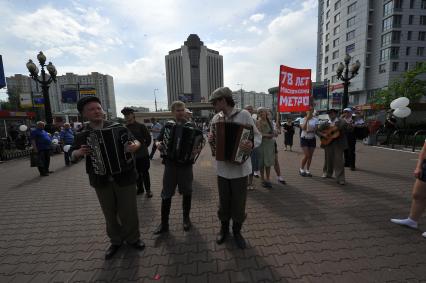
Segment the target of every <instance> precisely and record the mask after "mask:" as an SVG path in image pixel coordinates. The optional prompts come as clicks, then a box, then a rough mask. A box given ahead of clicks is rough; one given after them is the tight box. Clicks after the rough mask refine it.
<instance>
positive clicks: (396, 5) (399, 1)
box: [393, 0, 402, 9]
mask: <svg viewBox="0 0 426 283" xmlns="http://www.w3.org/2000/svg"><path fill="white" fill-rule="evenodd" d="M393 2H394V3H393V7H394V8H395V9H401V8H402V0H393Z"/></svg>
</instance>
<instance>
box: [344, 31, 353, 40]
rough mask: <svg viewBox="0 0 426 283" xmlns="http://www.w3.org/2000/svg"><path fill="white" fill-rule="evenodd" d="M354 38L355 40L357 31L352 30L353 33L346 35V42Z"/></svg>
mask: <svg viewBox="0 0 426 283" xmlns="http://www.w3.org/2000/svg"><path fill="white" fill-rule="evenodd" d="M354 38H355V30H352V31H350V32H348V33H347V34H346V40H347V41H349V40H352V39H354Z"/></svg>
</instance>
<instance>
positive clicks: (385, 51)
mask: <svg viewBox="0 0 426 283" xmlns="http://www.w3.org/2000/svg"><path fill="white" fill-rule="evenodd" d="M390 50H391V49H390V48H385V49H382V50H380V62H383V61H386V60H388V59H389V58H390Z"/></svg>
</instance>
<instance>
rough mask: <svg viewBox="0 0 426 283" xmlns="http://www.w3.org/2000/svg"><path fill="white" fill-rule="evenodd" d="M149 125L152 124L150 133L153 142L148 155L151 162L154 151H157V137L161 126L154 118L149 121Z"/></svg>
mask: <svg viewBox="0 0 426 283" xmlns="http://www.w3.org/2000/svg"><path fill="white" fill-rule="evenodd" d="M151 123H152V128H151V133H152V139H153V142H152V148H151V154H150V155H149V159H151V160H152V159H153V158H154V154H155V151H156V150H157V141H158V136H159V135H160V132H161V128H162V126H161V124H160V123H158V121H156V120H155V119H154V118H152V119H151Z"/></svg>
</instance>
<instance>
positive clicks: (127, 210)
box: [95, 181, 140, 245]
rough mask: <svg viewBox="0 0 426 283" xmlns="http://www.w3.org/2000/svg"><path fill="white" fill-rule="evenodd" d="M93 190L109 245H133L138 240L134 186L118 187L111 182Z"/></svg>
mask: <svg viewBox="0 0 426 283" xmlns="http://www.w3.org/2000/svg"><path fill="white" fill-rule="evenodd" d="M95 189H96V194H97V196H98V200H99V203H100V205H101V208H102V212H103V214H104V217H105V222H106V231H107V235H108V237H109V238H110V241H111V244H113V245H120V244H121V243H122V242H123V241H126V242H127V243H129V244H133V243H135V242H136V241H137V240H139V238H140V233H139V218H138V211H137V206H136V191H135V185H134V184H132V185H130V186H124V187H120V186H118V185H117V184H116V183H115V182H113V181H112V182H109V183H108V184H107V185H106V186H104V187H102V188H95Z"/></svg>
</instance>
